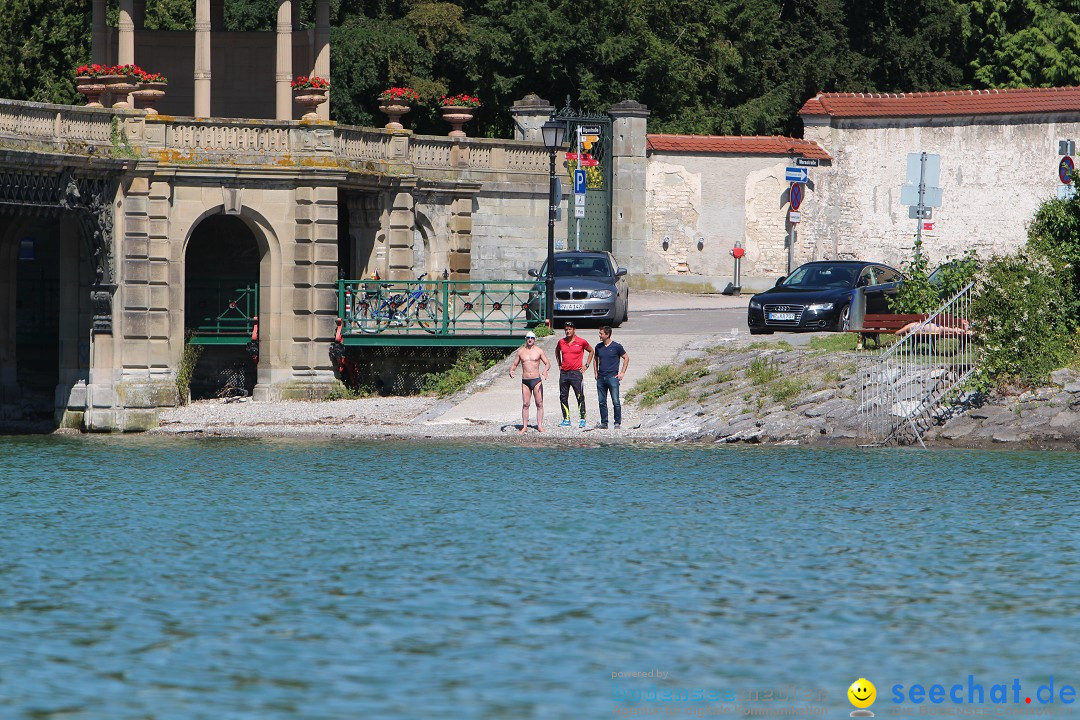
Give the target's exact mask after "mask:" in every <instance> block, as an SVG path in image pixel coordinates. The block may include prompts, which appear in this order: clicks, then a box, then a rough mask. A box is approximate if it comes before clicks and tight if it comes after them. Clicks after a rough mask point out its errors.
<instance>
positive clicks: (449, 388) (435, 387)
mask: <svg viewBox="0 0 1080 720" xmlns="http://www.w3.org/2000/svg"><path fill="white" fill-rule="evenodd" d="M494 364H495V361H494V360H487V359H485V358H484V354H483V353H482V352H480V350H477V349H476V348H470V349H469V350H466V351H465V352H463V353H461V354H460V355H458V357H457V360H455V361H454V364H453V365H452V366H451V367H450V369H449V370H445V371H443V372H438V373H427V374H426V375H424V377H423V379H422V380H421V381H420V387H421V390H422V392H426V393H433V394H435V395H439V396H440V397H445V396H447V395H453V394H454V393H456V392H460V391H461V390H464V389H465V387H466V386H467V385H468V384H469V383H471V382H472V381H473V380H474V379H476V376H477V375H479V374H480V373H482V372H484V371H485V370H487V369H488V368H489V367H491V366H492V365H494Z"/></svg>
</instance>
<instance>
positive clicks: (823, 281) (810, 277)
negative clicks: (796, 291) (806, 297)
mask: <svg viewBox="0 0 1080 720" xmlns="http://www.w3.org/2000/svg"><path fill="white" fill-rule="evenodd" d="M858 271H859V269H858V268H857V267H855V266H852V265H801V266H799V267H797V268H795V271H794V272H793V273H791V275H789V276H788V278H787V279H786V280H784V287H794V288H827V287H834V288H846V287H851V286H852V285H854V284H855V276H856V274H857V273H858Z"/></svg>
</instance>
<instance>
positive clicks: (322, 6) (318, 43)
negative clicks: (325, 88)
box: [314, 0, 334, 120]
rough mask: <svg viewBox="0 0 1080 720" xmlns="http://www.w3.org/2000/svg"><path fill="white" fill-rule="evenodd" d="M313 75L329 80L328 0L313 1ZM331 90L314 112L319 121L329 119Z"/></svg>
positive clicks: (331, 98)
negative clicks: (317, 115)
mask: <svg viewBox="0 0 1080 720" xmlns="http://www.w3.org/2000/svg"><path fill="white" fill-rule="evenodd" d="M314 74H315V75H317V76H318V77H321V78H326V79H327V80H329V79H330V0H315V72H314ZM333 92H334V91H333V88H332V87H331V89H330V91H329V92H327V93H326V102H324V103H323V104H322V105H320V106H319V107H318V108H317V109H316V112H317V113H318V114H319V119H320V120H329V119H330V103H332V102H333V101H334V99H333V97H332V95H333Z"/></svg>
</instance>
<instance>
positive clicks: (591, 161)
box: [581, 158, 600, 167]
mask: <svg viewBox="0 0 1080 720" xmlns="http://www.w3.org/2000/svg"><path fill="white" fill-rule="evenodd" d="M599 164H600V161H599V160H597V159H596V158H585V159H584V160H582V161H581V167H597V166H598V165H599Z"/></svg>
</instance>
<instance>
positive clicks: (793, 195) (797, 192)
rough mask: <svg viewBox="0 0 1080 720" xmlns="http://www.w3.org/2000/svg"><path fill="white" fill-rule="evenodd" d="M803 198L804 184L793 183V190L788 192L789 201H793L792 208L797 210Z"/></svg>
mask: <svg viewBox="0 0 1080 720" xmlns="http://www.w3.org/2000/svg"><path fill="white" fill-rule="evenodd" d="M802 200H803V184H802V183H792V184H791V190H790V192H788V201H789V202H790V203H791V209H792V210H796V211H797V210H798V209H799V206H801V205H802Z"/></svg>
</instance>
